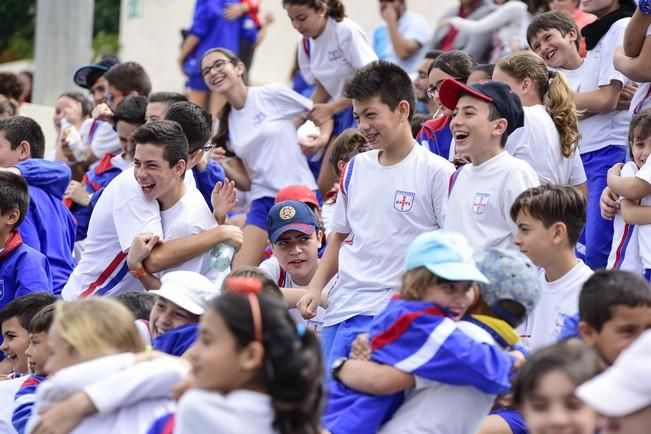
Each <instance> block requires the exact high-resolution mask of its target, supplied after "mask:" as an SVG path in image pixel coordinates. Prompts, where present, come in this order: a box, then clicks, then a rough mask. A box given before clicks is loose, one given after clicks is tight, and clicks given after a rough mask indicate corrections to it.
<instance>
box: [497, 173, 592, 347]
mask: <svg viewBox="0 0 651 434" xmlns="http://www.w3.org/2000/svg"><path fill="white" fill-rule="evenodd" d="M510 215H511V218H512V219H513V221H514V222H515V223H516V224H517V226H518V234H517V236H516V238H515V243H516V244H517V246H518V247H519V248H520V251H522V253H524V254H526V255H527V256H528V257H529V259H531V261H532V262H533V263H534V264H535V265H537V266H539V267H540V268H541V270H540V280H541V284H542V296H541V297H540V302H539V303H538V305H537V306H536V308H535V309H534V311H533V313H532V314H531V315H530V316H529V318H527V321H526V323H525V324H524V326H523V327H522V328H523V330H524V331H525V336H526V337H528V338H529V339H528V344H529V347H530V348H531V349H534V350H535V349H537V348H540V347H543V346H546V345H550V344H553V343H554V342H556V340H557V339H558V336H559V333H560V331H561V329H562V327H563V324H564V323H565V321H566V319H567V318H569V317H572V316H574V315H576V314H577V313H578V311H579V293H580V292H581V288H582V287H583V283H584V282H585V281H586V280H587V279H588V278H589V277H590V276H591V275H592V270H591V269H590V268H589V267H588V266H587V265H585V264H584V263H583V261H581V259H578V258H577V257H576V254H575V248H576V243H577V241H578V239H579V234H580V233H581V231H582V230H583V226H584V225H585V199H584V198H583V195H582V194H581V192H580V191H579V190H577V189H576V188H574V187H571V186H560V185H542V186H540V187H536V188H530V189H529V190H527V191H525V192H523V193H522V194H521V195H520V196H518V197H517V199H516V200H515V202H514V203H513V206H512V207H511V212H510ZM525 342H526V340H525Z"/></svg>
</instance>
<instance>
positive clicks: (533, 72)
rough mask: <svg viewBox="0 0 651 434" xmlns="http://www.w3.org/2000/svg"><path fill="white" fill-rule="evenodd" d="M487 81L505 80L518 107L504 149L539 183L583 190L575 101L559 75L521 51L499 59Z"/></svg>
mask: <svg viewBox="0 0 651 434" xmlns="http://www.w3.org/2000/svg"><path fill="white" fill-rule="evenodd" d="M493 80H497V81H501V82H504V83H506V84H508V85H509V86H510V87H511V89H512V90H513V92H515V93H516V94H517V95H518V96H519V97H520V100H521V101H522V105H523V106H524V116H525V119H524V126H523V127H522V128H519V129H517V130H515V131H514V132H513V133H512V134H511V135H510V136H509V138H508V140H507V142H506V150H507V151H508V152H509V153H510V154H511V155H513V156H514V157H517V158H520V159H522V160H524V161H526V162H527V163H529V164H530V165H531V167H532V168H533V169H534V170H535V171H536V173H537V174H538V177H539V178H540V182H542V183H548V184H564V185H573V186H576V187H578V188H579V189H580V190H581V191H582V192H583V193H584V195H585V194H586V193H587V184H586V175H585V171H584V169H583V164H582V163H581V158H580V156H579V152H578V149H577V144H578V141H579V129H578V117H577V114H576V106H575V105H574V98H573V93H572V90H571V89H570V87H569V85H568V84H567V81H566V80H565V78H564V77H563V75H562V74H560V73H557V72H555V71H549V70H548V69H547V65H546V64H545V62H544V61H543V60H542V59H541V58H540V57H538V56H537V55H535V54H533V53H530V52H525V51H522V52H518V53H515V54H512V55H510V56H507V57H503V58H502V59H500V60H499V61H498V62H497V65H496V66H495V71H494V72H493Z"/></svg>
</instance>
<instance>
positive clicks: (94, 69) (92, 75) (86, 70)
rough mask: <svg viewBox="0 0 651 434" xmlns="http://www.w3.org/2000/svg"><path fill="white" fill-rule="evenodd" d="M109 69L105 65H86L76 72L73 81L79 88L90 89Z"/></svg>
mask: <svg viewBox="0 0 651 434" xmlns="http://www.w3.org/2000/svg"><path fill="white" fill-rule="evenodd" d="M108 70H109V68H108V67H106V66H105V65H86V66H82V67H81V68H79V69H78V70H77V71H75V75H74V76H73V78H72V80H73V81H74V82H75V84H76V85H77V86H79V87H83V88H85V89H90V88H91V87H92V86H93V84H95V82H96V81H97V79H98V78H100V77H101V76H102V75H104V73H105V72H106V71H108Z"/></svg>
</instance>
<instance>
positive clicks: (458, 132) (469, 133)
mask: <svg viewBox="0 0 651 434" xmlns="http://www.w3.org/2000/svg"><path fill="white" fill-rule="evenodd" d="M506 126H507V123H506V119H503V118H498V119H495V120H490V106H489V103H488V102H486V101H483V100H480V99H478V98H475V97H472V96H469V95H463V96H461V98H459V101H457V105H456V107H455V109H454V111H453V112H452V120H451V121H450V129H451V130H452V136H453V137H454V142H455V150H456V152H457V153H458V154H460V155H467V156H468V157H470V159H471V161H472V162H473V164H475V165H479V164H481V163H483V162H484V161H487V160H488V159H490V158H492V157H493V156H495V155H497V154H499V153H500V152H501V151H502V146H501V144H500V143H501V142H500V140H501V137H502V134H504V132H505V131H506Z"/></svg>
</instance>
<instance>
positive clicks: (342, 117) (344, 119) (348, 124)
mask: <svg viewBox="0 0 651 434" xmlns="http://www.w3.org/2000/svg"><path fill="white" fill-rule="evenodd" d="M332 120H333V121H334V123H335V124H334V126H333V129H332V137H337V136H338V135H339V134H341V133H342V132H343V131H344V130H346V129H348V128H353V127H356V126H357V122H356V121H355V117H354V116H353V108H352V107H348V108H346V109H343V110H341V111H340V112H337V113H335V115H334V116H333V117H332ZM330 145H331V143H328V146H330ZM326 149H327V147H326V148H324V149H323V151H322V152H321V151H320V152H319V153H317V154H316V155H314V156H311V157H306V158H307V165H308V166H309V167H310V171H311V172H312V175H314V179H317V180H318V179H319V173H321V166H322V165H323V157H324V156H325V154H326V152H325V151H326ZM326 164H329V163H326Z"/></svg>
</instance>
